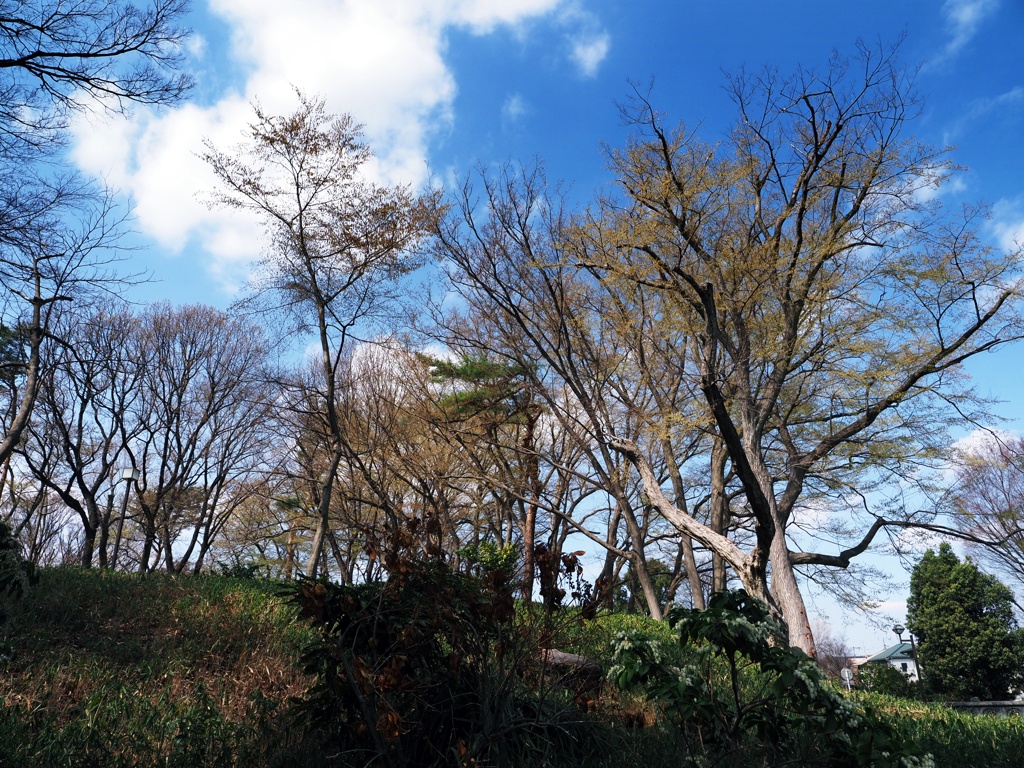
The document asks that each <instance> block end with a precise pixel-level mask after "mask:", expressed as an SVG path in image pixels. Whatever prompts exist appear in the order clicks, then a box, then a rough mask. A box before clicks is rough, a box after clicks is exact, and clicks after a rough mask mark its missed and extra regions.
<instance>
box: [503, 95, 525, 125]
mask: <svg viewBox="0 0 1024 768" xmlns="http://www.w3.org/2000/svg"><path fill="white" fill-rule="evenodd" d="M527 111H528V110H527V107H526V102H525V101H524V100H523V96H522V94H519V93H515V94H512V95H511V96H509V97H508V98H507V99H505V103H504V104H502V105H501V116H502V118H504V119H505V120H506V121H508V122H515V121H516V120H518V119H519V118H521V117H523V116H524V115H525V114H526V113H527Z"/></svg>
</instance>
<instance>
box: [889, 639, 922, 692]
mask: <svg viewBox="0 0 1024 768" xmlns="http://www.w3.org/2000/svg"><path fill="white" fill-rule="evenodd" d="M905 630H906V627H904V626H903V625H902V624H897V625H896V626H894V627H893V628H892V631H893V632H895V633H896V637H898V638H899V639H900V642H901V643H902V642H903V632H904V631H905ZM907 635H908V636H909V637H910V652H911V653H912V654H913V655H914V668H915V669H916V670H917V675H915V677H917V692H918V694H919V695H920V696H921V701H924V669H923V668H922V667H921V659H920V658H918V655H917V644H916V643H915V642H914V634H913V632H908V633H907Z"/></svg>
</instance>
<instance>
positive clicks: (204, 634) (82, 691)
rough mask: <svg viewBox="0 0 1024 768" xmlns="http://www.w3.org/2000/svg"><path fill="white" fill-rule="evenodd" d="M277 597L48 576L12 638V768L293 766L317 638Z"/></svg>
mask: <svg viewBox="0 0 1024 768" xmlns="http://www.w3.org/2000/svg"><path fill="white" fill-rule="evenodd" d="M273 591H274V585H273V584H271V583H266V582H264V583H260V582H251V581H241V580H235V579H228V578H222V577H213V576H208V577H188V576H183V577H171V576H166V575H161V574H150V575H148V576H145V577H139V576H134V575H128V574H120V573H110V572H105V571H99V570H80V569H70V568H62V569H55V570H48V571H44V572H43V573H42V576H41V582H40V584H39V585H38V586H36V587H34V588H33V589H31V590H30V591H28V592H27V593H26V594H25V596H24V597H23V599H21V600H18V601H9V602H8V603H7V610H8V613H9V616H8V621H7V623H6V624H5V625H4V626H3V627H2V628H0V632H2V638H3V641H4V642H0V646H6V647H7V649H8V653H6V654H5V656H6V657H5V658H3V659H0V671H2V674H0V701H2V710H0V765H3V766H8V765H11V766H20V765H24V766H45V765H61V766H72V765H83V766H85V765H97V764H103V765H136V764H145V763H152V764H157V763H159V764H161V765H181V766H193V765H232V764H239V763H242V762H248V763H250V764H252V763H253V762H256V763H258V764H287V762H288V759H287V756H288V754H289V749H288V746H289V733H288V724H287V718H286V717H284V714H283V713H284V710H285V707H286V704H287V700H288V698H289V697H291V696H298V695H301V694H302V693H303V692H304V691H305V689H306V688H307V686H308V683H309V681H308V679H306V678H305V677H304V676H303V675H302V674H301V673H300V672H299V670H298V668H297V664H296V658H297V657H298V650H299V648H300V647H301V646H302V644H303V643H304V642H305V641H306V640H307V639H308V638H309V637H310V636H311V630H309V629H308V628H306V627H305V625H303V624H301V623H297V622H294V621H293V620H292V619H293V616H294V609H292V608H291V607H289V606H287V605H285V604H284V603H283V602H282V601H281V600H280V599H279V598H277V597H275V596H274V594H273Z"/></svg>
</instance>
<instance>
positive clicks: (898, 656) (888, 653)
mask: <svg viewBox="0 0 1024 768" xmlns="http://www.w3.org/2000/svg"><path fill="white" fill-rule="evenodd" d="M904 660H906V661H913V660H914V649H913V646H911V644H910V643H896V645H892V646H889V647H888V648H886V649H885V650H884V651H882V652H881V653H876V654H875V655H874V656H871V657H870V658H869V659H867V660H866V661H865V662H864V663H865V664H871V663H872V662H875V661H904Z"/></svg>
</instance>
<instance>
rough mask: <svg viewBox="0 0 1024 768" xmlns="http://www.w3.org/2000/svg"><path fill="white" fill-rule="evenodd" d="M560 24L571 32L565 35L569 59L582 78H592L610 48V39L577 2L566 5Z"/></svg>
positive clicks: (595, 19) (593, 17) (595, 18)
mask: <svg viewBox="0 0 1024 768" xmlns="http://www.w3.org/2000/svg"><path fill="white" fill-rule="evenodd" d="M561 17H562V24H563V25H564V26H565V27H566V28H567V29H570V30H571V31H570V32H569V33H568V34H567V35H566V40H567V42H568V44H569V58H570V59H572V61H573V63H574V64H575V65H576V67H577V69H579V71H580V74H581V75H583V76H584V77H594V75H596V74H597V70H598V68H599V67H600V66H601V62H602V61H604V59H605V57H606V56H607V55H608V51H609V49H610V48H611V37H610V36H609V35H608V33H607V32H606V31H605V30H604V28H603V27H602V26H601V24H600V22H599V21H598V19H597V17H595V16H594V15H593V14H592V13H590V12H589V11H586V10H584V9H583V8H582V7H581V5H580V4H579V3H578V2H573V3H571V4H569V5H567V6H566V7H565V8H564V9H563V11H562V14H561Z"/></svg>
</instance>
